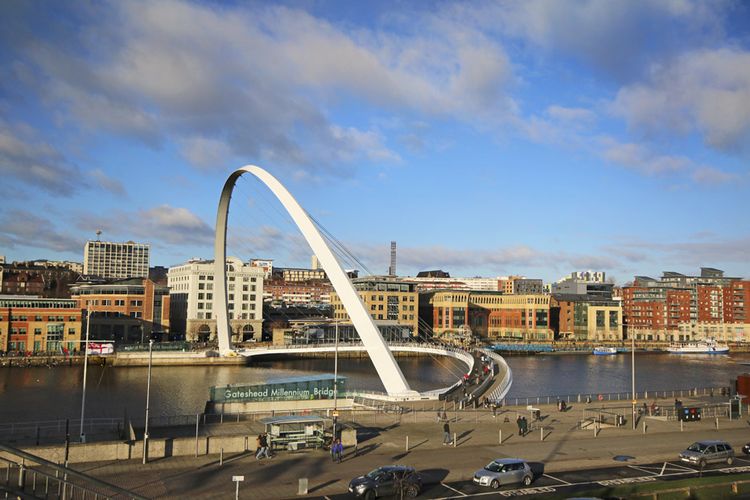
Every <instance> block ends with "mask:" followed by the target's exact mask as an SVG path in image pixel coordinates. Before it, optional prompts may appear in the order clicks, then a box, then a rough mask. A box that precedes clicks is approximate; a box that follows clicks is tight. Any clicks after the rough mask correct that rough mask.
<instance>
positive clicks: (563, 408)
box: [557, 399, 568, 411]
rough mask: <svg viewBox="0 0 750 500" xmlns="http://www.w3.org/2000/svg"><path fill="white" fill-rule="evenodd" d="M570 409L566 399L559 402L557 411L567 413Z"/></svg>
mask: <svg viewBox="0 0 750 500" xmlns="http://www.w3.org/2000/svg"><path fill="white" fill-rule="evenodd" d="M567 409H568V403H566V402H565V400H564V399H558V400H557V411H566V410H567Z"/></svg>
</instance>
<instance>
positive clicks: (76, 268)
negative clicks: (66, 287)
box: [29, 259, 83, 274]
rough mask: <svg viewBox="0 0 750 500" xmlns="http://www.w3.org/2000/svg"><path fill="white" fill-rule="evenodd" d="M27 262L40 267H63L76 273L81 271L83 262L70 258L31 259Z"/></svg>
mask: <svg viewBox="0 0 750 500" xmlns="http://www.w3.org/2000/svg"><path fill="white" fill-rule="evenodd" d="M29 263H30V264H31V265H34V266H40V267H65V268H67V269H70V270H71V271H73V272H75V273H78V274H82V273H83V264H81V263H80V262H73V261H70V260H47V259H37V260H32V261H31V262H29Z"/></svg>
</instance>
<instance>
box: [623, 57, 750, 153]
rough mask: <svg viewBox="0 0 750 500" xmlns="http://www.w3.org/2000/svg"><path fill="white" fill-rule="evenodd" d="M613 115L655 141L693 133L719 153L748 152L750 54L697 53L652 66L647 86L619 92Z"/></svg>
mask: <svg viewBox="0 0 750 500" xmlns="http://www.w3.org/2000/svg"><path fill="white" fill-rule="evenodd" d="M612 109H613V111H614V113H615V114H616V115H618V116H621V117H623V118H625V120H626V121H627V122H628V124H629V126H630V127H631V128H634V129H638V130H641V131H645V132H646V133H649V134H651V135H658V134H660V133H663V131H664V130H667V131H670V132H681V133H689V132H692V131H697V132H698V133H700V134H701V135H702V137H703V139H704V141H705V142H706V144H708V145H709V146H711V147H713V148H715V149H718V150H722V151H730V152H736V151H744V152H747V151H750V148H748V144H750V52H748V51H744V50H739V49H730V48H721V49H713V50H697V51H692V52H688V53H686V54H683V55H681V56H680V57H678V58H677V59H675V60H674V61H673V62H671V63H668V64H664V65H658V66H653V67H652V69H651V74H650V77H649V78H648V81H646V82H642V83H637V84H633V85H629V86H626V87H624V88H622V89H621V90H620V91H619V92H618V94H617V97H616V98H615V100H614V102H613V106H612Z"/></svg>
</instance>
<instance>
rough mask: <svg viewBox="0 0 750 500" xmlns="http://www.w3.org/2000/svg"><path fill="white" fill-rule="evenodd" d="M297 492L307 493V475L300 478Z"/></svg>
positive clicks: (299, 493)
mask: <svg viewBox="0 0 750 500" xmlns="http://www.w3.org/2000/svg"><path fill="white" fill-rule="evenodd" d="M297 494H298V495H307V478H306V477H301V478H300V479H299V484H298V485H297Z"/></svg>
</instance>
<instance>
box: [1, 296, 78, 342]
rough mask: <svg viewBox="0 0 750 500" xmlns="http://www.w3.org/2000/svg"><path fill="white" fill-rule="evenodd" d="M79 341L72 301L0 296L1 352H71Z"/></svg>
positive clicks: (76, 316) (75, 309) (75, 306)
mask: <svg viewBox="0 0 750 500" xmlns="http://www.w3.org/2000/svg"><path fill="white" fill-rule="evenodd" d="M80 340H81V308H80V307H79V306H78V303H77V302H76V301H75V300H71V299H53V298H42V297H29V296H20V295H16V296H12V295H0V351H2V352H8V351H17V352H50V353H60V352H63V351H64V350H65V351H69V352H72V351H73V350H74V349H76V350H77V349H80V345H79V341H80Z"/></svg>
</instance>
